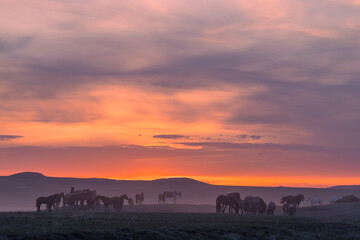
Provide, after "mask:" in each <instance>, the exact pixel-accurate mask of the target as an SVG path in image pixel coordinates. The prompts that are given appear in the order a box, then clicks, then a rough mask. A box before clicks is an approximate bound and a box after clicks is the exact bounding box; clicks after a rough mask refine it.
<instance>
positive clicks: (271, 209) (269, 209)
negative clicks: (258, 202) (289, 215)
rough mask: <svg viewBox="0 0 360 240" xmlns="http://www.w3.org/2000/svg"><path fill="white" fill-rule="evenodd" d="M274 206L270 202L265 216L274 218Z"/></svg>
mask: <svg viewBox="0 0 360 240" xmlns="http://www.w3.org/2000/svg"><path fill="white" fill-rule="evenodd" d="M275 208H276V204H275V203H274V202H270V203H269V204H268V207H267V211H266V215H268V216H274V212H275Z"/></svg>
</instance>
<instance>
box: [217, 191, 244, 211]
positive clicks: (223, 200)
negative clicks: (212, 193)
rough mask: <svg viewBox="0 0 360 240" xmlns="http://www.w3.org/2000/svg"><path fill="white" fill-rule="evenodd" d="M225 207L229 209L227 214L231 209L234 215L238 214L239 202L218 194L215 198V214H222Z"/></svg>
mask: <svg viewBox="0 0 360 240" xmlns="http://www.w3.org/2000/svg"><path fill="white" fill-rule="evenodd" d="M227 206H228V207H229V213H230V212H232V210H233V209H234V210H235V212H236V213H239V202H238V201H237V200H236V199H235V198H233V197H229V196H225V195H222V194H220V195H219V196H218V197H217V198H216V212H217V213H221V212H222V213H224V212H225V209H226V207H227Z"/></svg>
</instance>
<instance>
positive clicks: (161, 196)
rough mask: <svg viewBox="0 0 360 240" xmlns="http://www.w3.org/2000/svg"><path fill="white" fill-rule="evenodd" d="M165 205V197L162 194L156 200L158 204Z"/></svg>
mask: <svg viewBox="0 0 360 240" xmlns="http://www.w3.org/2000/svg"><path fill="white" fill-rule="evenodd" d="M164 203H165V197H164V194H163V193H160V194H159V198H158V204H164Z"/></svg>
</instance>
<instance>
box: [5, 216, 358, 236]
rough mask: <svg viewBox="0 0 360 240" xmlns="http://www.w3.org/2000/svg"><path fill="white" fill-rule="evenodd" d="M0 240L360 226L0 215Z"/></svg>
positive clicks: (300, 232)
mask: <svg viewBox="0 0 360 240" xmlns="http://www.w3.org/2000/svg"><path fill="white" fill-rule="evenodd" d="M2 239H89V240H90V239H229V240H236V239H273V240H275V239H326V240H331V239H360V226H359V225H354V224H351V223H346V224H345V223H331V222H320V221H318V220H312V219H306V218H296V217H295V218H291V217H256V216H243V215H231V214H204V213H199V214H197V213H120V214H115V213H111V214H104V213H40V214H38V213H30V212H28V213H0V240H2Z"/></svg>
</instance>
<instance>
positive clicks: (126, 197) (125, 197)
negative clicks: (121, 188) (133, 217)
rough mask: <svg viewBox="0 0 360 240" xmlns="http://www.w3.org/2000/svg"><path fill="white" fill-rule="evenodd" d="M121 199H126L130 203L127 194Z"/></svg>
mask: <svg viewBox="0 0 360 240" xmlns="http://www.w3.org/2000/svg"><path fill="white" fill-rule="evenodd" d="M121 198H123V199H126V200H128V201H129V198H128V196H127V195H126V194H124V195H122V196H121Z"/></svg>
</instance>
